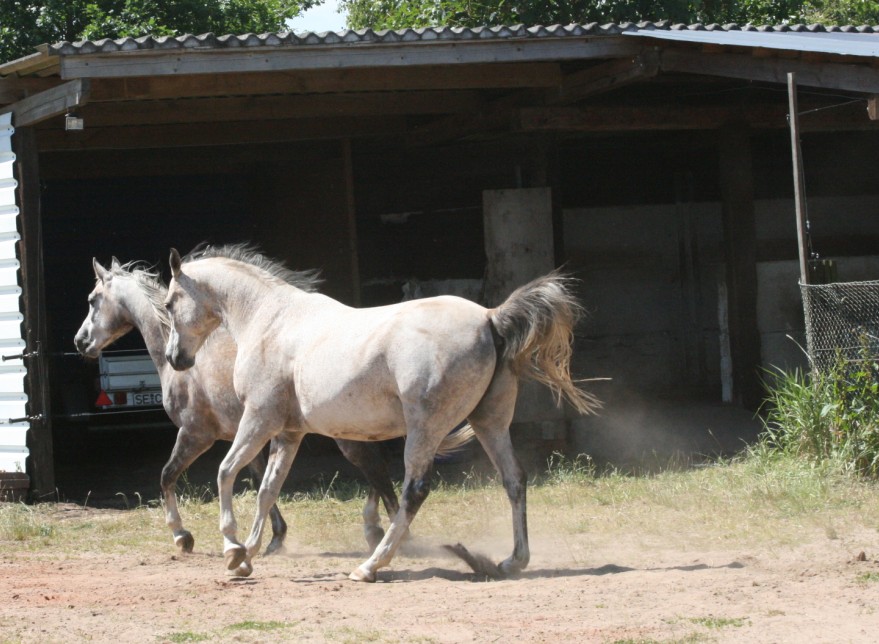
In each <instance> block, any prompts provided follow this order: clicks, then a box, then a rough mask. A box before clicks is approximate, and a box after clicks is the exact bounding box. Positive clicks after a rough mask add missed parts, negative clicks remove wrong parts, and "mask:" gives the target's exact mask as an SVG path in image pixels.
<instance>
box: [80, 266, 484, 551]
mask: <svg viewBox="0 0 879 644" xmlns="http://www.w3.org/2000/svg"><path fill="white" fill-rule="evenodd" d="M92 265H93V268H94V271H95V279H96V283H95V288H94V289H93V290H92V292H91V293H90V294H89V297H88V302H89V311H88V314H87V315H86V317H85V319H84V320H83V322H82V325H81V326H80V328H79V331H78V332H77V333H76V337H75V338H74V343H75V345H76V348H77V350H78V351H79V352H80V353H82V354H83V355H84V356H86V357H90V358H97V357H98V355H100V353H101V351H102V350H103V349H105V348H106V347H107V346H109V345H110V344H112V343H113V342H115V341H116V340H118V339H119V338H120V337H122V336H123V335H125V334H127V333H128V332H129V331H131V330H132V329H137V330H138V331H140V333H141V335H142V336H143V339H144V342H145V344H146V347H147V351H148V352H149V354H150V357H151V358H152V359H153V362H154V363H155V365H156V369H157V371H158V373H159V378H160V380H161V383H162V402H163V405H164V407H165V411H166V412H167V413H168V416H169V417H170V418H171V420H172V422H173V423H174V424H175V425H177V427H179V428H180V429H179V431H178V432H177V440H176V441H175V443H174V449H173V450H172V452H171V458H170V459H169V460H168V462H167V464H166V465H165V467H164V468H162V476H161V489H162V496H163V499H164V502H165V520H166V523H167V524H168V527H169V528H170V529H171V532H172V534H173V536H174V542H175V544H177V546H178V547H179V548H180V549H181V550H182V551H184V552H192V549H193V546H194V543H195V540H194V539H193V536H192V533H190V532H189V531H188V530H186V529H185V528H184V527H183V520H182V519H181V517H180V513H179V511H178V509H177V496H176V493H175V489H176V486H177V480H178V478H179V477H180V475H181V474H182V473H183V471H184V470H186V469H187V468H188V467H189V466H190V465H191V464H192V463H193V462H194V461H195V460H196V459H197V458H198V457H199V456H200V455H201V454H203V453H204V452H206V451H207V450H208V449H209V448H210V447H211V446H212V445H213V444H214V443H215V442H216V441H218V440H224V441H231V440H232V439H233V438H234V436H235V432H236V431H237V430H238V422H239V420H241V414H242V413H243V411H244V408H243V406H242V405H241V403H240V402H239V401H238V398H237V397H236V396H235V393H234V391H233V387H232V369H233V367H234V364H235V355H236V353H237V347H236V346H235V343H234V342H233V340H232V337H231V336H230V335H229V334H228V333H227V332H226V330H225V329H222V328H220V329H217V331H216V332H215V333H214V334H213V335H212V337H211V339H210V340H209V341H208V342H207V343H206V345H205V347H204V349H203V350H202V351H201V352H200V353H199V357H198V365H197V366H196V367H195V368H193V369H191V370H189V371H186V372H178V371H174V370H173V369H171V368H170V367H169V366H168V364H167V361H166V360H165V343H166V340H167V338H168V333H169V328H170V321H169V319H168V315H167V313H166V311H165V307H164V301H165V296H166V295H167V292H168V289H167V287H166V286H165V285H164V284H163V283H162V282H161V281H160V280H159V277H158V275H157V274H156V273H154V272H152V271H150V270H148V269H147V268H145V267H144V266H143V265H140V264H137V263H129V264H125V265H121V264H120V263H119V261H118V260H117V259H116V258H115V257H114V258H113V261H112V263H111V265H110V268H104V267H103V266H102V265H101V264H100V263H99V262H98V261H97V260H94V259H93V260H92ZM275 268H276V272H277V274H278V275H279V276H280V277H282V278H284V279H288V280H290V281H291V282H292V283H294V284H296V285H297V286H298V287H299V288H301V289H303V290H309V291H310V290H314V289H315V288H316V287H317V284H318V283H319V280H318V278H317V274H316V273H314V272H312V271H305V272H295V271H289V270H286V269H283V268H281V267H278V266H276V267H275ZM459 439H460V440H462V441H466V440H467V439H468V436H467V432H464V433H463V434H459ZM337 443H338V445H339V449H340V450H341V452H342V454H343V455H344V456H345V457H346V458H347V459H348V460H349V461H351V463H353V464H354V465H355V466H356V467H357V468H358V469H360V471H361V472H363V474H364V476H365V478H366V480H367V482H368V483H369V485H370V492H369V496H368V498H367V502H366V505H365V506H364V508H363V521H364V524H363V529H364V534H365V536H366V540H367V543H368V544H369V547H370V549H374V548H375V546H376V545H377V544H378V543H379V541H381V539H382V537H383V536H384V530H383V529H382V527H381V520H380V517H379V514H378V499H379V497H381V498H382V501H383V503H384V505H385V509H386V510H387V512H388V516H389V517H393V515H394V514H395V513H396V512H397V510H398V509H399V504H398V503H397V495H396V492H395V491H394V484H393V482H392V481H391V478H390V474H389V472H388V467H387V462H386V459H385V454H383V450H382V449H381V447H382V445H381V444H376V445H371V444H368V443H362V442H355V441H344V440H343V441H337ZM450 447H452V448H454V447H455V445H451V446H450ZM250 467H251V470H252V471H253V473H254V475H255V476H256V478H257V479H259V480H261V479H262V476H263V472H264V470H265V459H264V458H263V456H262V453H257V454H256V455H255V456H254V457H253V461H252V462H251V464H250ZM270 515H271V521H272V531H273V537H272V540H271V543H270V544H269V546H268V547H267V548H266V552H267V553H270V552H274V551H275V550H277V549H279V548H280V547H281V546H282V545H283V541H284V537H285V535H286V533H287V524H286V523H285V522H284V519H283V517H282V516H281V513H280V512H279V511H278V509H277V506H275V505H273V506H272V509H271V511H270Z"/></svg>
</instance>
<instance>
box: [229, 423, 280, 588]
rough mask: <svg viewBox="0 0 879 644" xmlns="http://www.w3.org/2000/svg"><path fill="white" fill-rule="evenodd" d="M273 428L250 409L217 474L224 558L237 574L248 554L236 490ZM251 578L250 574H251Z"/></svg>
mask: <svg viewBox="0 0 879 644" xmlns="http://www.w3.org/2000/svg"><path fill="white" fill-rule="evenodd" d="M277 431H279V430H276V429H273V428H272V427H271V426H270V425H265V424H263V423H261V422H259V420H258V419H257V418H256V417H255V414H253V413H252V412H251V411H250V409H249V408H248V407H245V409H244V414H243V416H242V417H241V421H240V422H239V424H238V433H237V434H236V435H235V440H233V441H232V447H230V448H229V452H228V453H227V454H226V456H225V458H224V459H223V461H222V462H221V463H220V469H219V472H218V473H217V488H218V492H219V495H220V532H221V533H222V534H223V554H224V556H225V559H226V568H227V569H228V570H236V569H237V568H238V567H239V566H240V565H241V563H242V562H243V561H244V559H245V557H246V555H247V551H246V549H245V548H244V546H243V545H241V544H240V543H239V542H238V538H237V532H238V525H237V523H236V522H235V511H234V509H233V507H232V486H233V485H234V484H235V478H236V477H237V476H238V472H240V471H241V469H242V468H243V467H244V466H245V465H247V464H248V463H250V462H251V461H252V460H253V459H254V458H255V457H256V456H257V455H258V454H259V452H260V450H261V449H262V448H263V446H264V445H265V444H266V443H267V442H268V441H269V440H271V438H272V437H273V435H274V434H275V433H277ZM248 574H249V573H248Z"/></svg>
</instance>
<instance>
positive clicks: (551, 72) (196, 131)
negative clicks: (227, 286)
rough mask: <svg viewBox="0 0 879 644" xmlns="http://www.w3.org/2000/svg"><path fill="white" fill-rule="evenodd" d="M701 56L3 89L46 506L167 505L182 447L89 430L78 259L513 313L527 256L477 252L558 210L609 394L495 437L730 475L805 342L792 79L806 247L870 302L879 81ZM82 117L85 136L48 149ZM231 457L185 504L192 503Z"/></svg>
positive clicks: (445, 35) (550, 32)
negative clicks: (19, 196)
mask: <svg viewBox="0 0 879 644" xmlns="http://www.w3.org/2000/svg"><path fill="white" fill-rule="evenodd" d="M578 30H579V31H578ZM693 31H694V33H695V32H699V33H701V34H703V35H705V34H707V35H708V36H710V38H712V39H714V41H715V42H712V43H709V44H704V45H700V44H697V43H694V42H670V41H667V40H663V38H664V37H665V36H669V37H671V36H676V35H681V37H686V36H687V33H682V34H678V32H677V31H675V30H672V29H670V28H669V27H668V25H665V26H662V25H660V26H655V25H649V26H634V25H632V26H610V27H598V26H588V27H581V26H576V28H574V27H570V28H561V27H559V28H544V29H543V31H539V30H533V31H528V30H524V29H520V30H518V31H516V30H508V31H503V30H497V31H493V32H490V33H489V32H488V31H482V32H478V35H479V39H477V40H474V39H471V35H468V34H469V33H470V32H467V31H465V32H461V33H457V32H455V33H453V32H452V31H450V30H435V31H430V30H427V31H423V32H406V33H407V34H408V35H407V36H406V38H404V37H402V36H400V37H399V38H397V36H394V34H393V33H388V34H384V35H380V34H379V35H377V34H373V33H371V32H368V33H364V34H358V33H354V32H350V33H349V34H348V36H347V37H348V38H349V40H348V41H344V42H343V41H342V40H340V39H338V38H333V37H332V36H331V35H327V36H324V37H318V36H315V35H312V36H313V38H312V40H307V39H305V40H302V41H299V40H296V41H295V42H294V40H295V37H294V36H292V35H288V36H285V37H284V38H287V40H283V39H281V40H279V41H278V42H274V41H271V43H269V41H268V40H266V39H265V38H264V39H263V40H260V39H259V38H258V37H253V38H252V39H247V38H245V37H242V38H241V39H239V40H240V42H239V41H231V40H223V41H220V40H218V39H213V40H211V39H210V38H207V37H205V38H204V39H203V41H202V40H198V39H194V40H192V39H193V38H194V37H181V38H180V39H170V40H167V41H163V43H161V44H159V43H156V42H153V41H149V40H146V41H143V42H136V41H130V42H128V41H126V42H125V43H123V44H121V45H114V44H111V43H103V44H96V43H75V44H74V43H63V44H60V45H58V46H57V47H56V48H54V49H52V50H51V51H48V50H47V51H46V52H44V53H41V54H40V55H39V56H37V58H36V59H34V60H22V61H14V62H13V63H10V64H7V65H4V66H0V106H2V105H3V104H4V103H5V104H8V109H11V110H12V111H13V113H14V114H15V116H16V119H17V123H16V127H17V130H16V137H17V138H16V140H17V141H18V145H19V146H20V150H19V156H20V157H21V158H22V159H29V160H30V165H29V166H28V167H29V168H31V169H30V170H29V172H31V173H32V174H31V175H29V176H31V178H32V179H33V178H35V179H36V181H33V180H31V181H23V182H22V185H27V186H28V189H29V192H26V194H25V193H23V194H25V196H26V197H28V199H29V200H30V201H29V202H28V203H30V204H33V203H34V202H35V200H36V201H38V206H33V205H31V206H25V207H23V208H22V213H23V214H22V217H23V218H25V219H26V221H27V222H29V225H32V224H33V222H34V221H37V222H38V223H39V224H40V225H39V232H38V234H34V233H30V234H28V235H25V237H26V239H24V240H23V243H24V244H25V245H26V247H27V248H29V249H34V251H33V252H32V253H31V255H32V256H33V255H34V253H38V256H39V257H40V258H41V259H42V266H43V270H44V275H43V279H42V281H41V282H39V284H38V285H34V283H35V281H34V280H32V285H31V286H29V287H28V288H32V289H35V290H34V291H33V292H34V293H35V294H36V295H33V296H31V297H30V298H29V299H28V301H29V302H30V303H31V304H29V306H32V307H34V306H36V305H35V304H33V303H34V302H36V301H37V300H39V299H44V301H45V309H44V313H45V315H44V323H45V343H46V345H47V347H48V351H47V352H46V355H47V356H48V360H49V363H48V364H47V367H46V370H45V374H46V380H47V390H48V392H49V394H50V395H49V401H50V402H51V412H50V414H49V416H50V422H49V423H46V424H45V425H41V426H37V425H35V426H34V427H33V428H32V430H31V434H32V439H31V446H30V447H31V453H32V461H33V463H32V465H31V466H30V467H31V468H32V469H33V470H34V472H35V473H37V472H39V473H40V474H38V475H37V478H38V479H40V482H39V485H37V486H36V488H37V489H39V494H38V495H37V496H52V495H55V494H57V495H59V496H61V497H62V498H70V499H72V500H77V501H80V502H81V501H82V500H83V499H84V498H85V496H86V495H88V494H89V493H91V498H92V499H94V498H102V499H104V500H105V501H106V502H109V501H110V500H112V499H114V498H115V497H116V493H117V492H122V493H124V494H126V495H128V496H129V497H130V496H131V495H132V494H133V493H134V492H139V493H141V494H142V495H147V496H155V495H156V493H157V491H158V475H159V471H160V469H161V466H162V464H163V462H164V460H165V459H166V458H167V455H168V453H169V452H170V447H171V445H172V444H173V440H174V430H173V428H172V427H170V426H169V425H168V423H167V421H166V420H163V418H162V415H161V413H152V414H143V413H140V414H135V415H132V416H130V417H129V416H118V417H114V418H110V417H104V418H101V419H100V420H99V419H98V418H96V417H95V416H83V414H91V413H93V412H94V403H93V401H94V395H95V387H94V381H95V377H96V371H95V369H96V368H95V365H94V364H92V363H89V362H87V361H84V360H83V359H81V358H80V357H79V356H77V355H73V353H74V348H73V343H72V339H73V335H74V334H75V332H76V330H77V328H78V327H79V325H80V323H81V321H82V318H83V316H84V315H85V313H86V297H87V295H88V293H89V291H90V290H91V288H92V285H93V281H94V276H93V272H92V268H91V259H92V257H97V259H98V260H100V261H102V262H104V263H105V264H106V263H107V262H109V261H110V258H111V257H112V256H116V257H118V258H119V259H120V260H121V261H123V262H125V261H130V260H142V261H145V262H147V263H149V264H151V265H155V266H156V267H157V268H158V269H160V270H161V271H163V272H164V273H165V278H166V279H167V274H166V271H167V256H168V251H169V248H170V247H172V246H173V247H176V248H178V249H180V250H181V251H188V250H190V249H191V248H193V247H194V246H196V245H197V244H199V243H201V242H209V243H216V244H221V243H228V242H239V241H249V242H253V243H254V244H256V245H258V246H259V247H260V248H262V249H263V250H264V251H265V252H266V253H267V254H268V255H270V256H272V257H276V258H279V259H282V260H284V261H285V262H286V263H287V265H288V266H290V267H291V268H297V269H304V268H320V269H321V271H322V275H323V277H324V279H325V283H324V287H323V290H324V292H326V293H327V294H329V295H331V296H333V297H336V298H337V299H339V300H341V301H342V302H345V303H348V304H351V305H355V306H373V305H380V304H387V303H392V302H397V301H400V300H401V299H402V298H403V297H404V293H405V292H407V291H404V288H414V287H413V285H416V286H420V287H424V288H425V289H427V288H429V287H430V288H441V289H452V291H453V292H458V291H454V289H462V288H465V287H466V288H469V289H471V291H469V292H470V293H472V295H471V296H472V297H474V298H475V299H481V298H482V297H483V296H484V295H485V293H486V292H487V290H488V289H489V287H490V286H491V287H493V288H501V290H505V292H507V293H508V292H509V291H511V290H512V288H514V287H515V286H517V285H518V284H512V283H510V284H507V283H502V284H501V285H500V286H498V285H497V284H489V282H491V281H492V280H493V279H496V276H497V274H498V273H497V270H496V269H497V267H498V266H501V265H503V264H504V262H508V263H512V264H516V262H518V261H520V260H519V259H510V258H511V257H512V252H513V250H514V247H517V246H521V245H522V244H520V242H521V240H518V239H508V238H505V237H504V232H505V231H504V229H503V227H502V226H501V227H491V226H489V223H491V220H492V217H495V216H498V213H497V212H496V211H495V210H493V209H492V208H494V207H495V206H494V205H493V204H496V202H495V201H493V200H495V199H497V198H498V195H501V194H503V195H504V196H507V197H508V196H510V195H512V196H513V197H514V199H515V198H516V197H517V195H518V196H521V201H522V203H525V202H526V198H531V197H533V196H534V195H535V194H538V193H539V195H548V201H547V203H548V206H547V207H546V209H545V211H540V212H539V213H538V219H539V220H540V221H541V222H542V223H545V224H546V225H548V226H549V228H550V230H551V244H549V246H550V247H549V248H548V249H547V248H542V249H537V250H544V251H548V253H549V256H550V257H551V260H552V261H551V263H552V266H551V267H550V268H553V267H559V266H563V267H564V268H565V270H567V271H569V272H571V273H573V274H574V275H575V276H577V277H578V278H579V279H580V280H581V291H580V295H581V298H582V301H583V303H584V306H585V308H586V310H587V312H588V314H587V316H586V317H585V319H584V320H583V322H582V323H581V325H580V326H579V327H578V329H577V331H576V346H575V353H574V363H573V370H574V373H575V375H576V376H578V377H581V378H608V379H609V380H598V381H594V382H591V383H588V384H587V387H588V388H590V389H591V390H593V391H594V392H595V393H597V394H598V395H599V396H600V397H601V398H602V399H604V401H605V403H606V405H605V410H604V411H603V413H602V415H601V416H599V417H583V418H578V417H574V416H573V415H572V414H571V413H570V410H561V411H558V410H554V409H552V406H551V405H549V406H546V405H545V401H544V402H541V401H540V400H539V399H538V398H539V397H536V398H535V397H534V396H533V395H532V394H531V393H528V392H523V395H522V396H521V397H520V399H521V400H522V401H523V402H521V403H520V407H517V420H516V422H515V425H514V428H513V438H514V442H515V443H516V445H517V447H519V448H520V453H521V455H522V457H523V459H525V460H527V461H529V463H528V464H529V468H530V469H531V471H532V472H534V471H537V470H538V469H540V468H541V467H543V466H544V464H545V461H546V458H547V457H548V456H549V455H550V454H551V453H552V452H553V451H556V450H561V451H564V452H565V453H567V454H570V455H576V454H577V453H581V452H585V453H589V454H591V455H592V456H593V457H595V458H596V459H600V460H606V461H609V462H612V463H615V464H616V463H626V462H631V461H637V460H638V459H641V458H643V457H644V456H645V455H646V456H648V457H650V456H651V455H653V456H656V457H657V458H658V459H659V460H660V461H662V460H663V459H665V462H669V459H671V458H673V457H674V455H679V454H686V455H688V457H692V458H702V457H704V456H708V455H712V454H717V453H724V454H726V453H730V452H733V451H735V450H736V449H739V448H740V447H741V446H742V445H743V444H744V442H745V441H747V440H750V439H752V438H753V437H754V435H755V434H756V432H757V431H758V430H759V422H757V421H756V420H755V418H754V412H755V410H756V409H757V408H758V406H759V404H760V398H761V386H762V385H761V382H760V374H761V369H763V368H765V367H767V366H770V365H779V366H786V365H793V366H801V365H802V363H803V360H802V356H801V355H799V354H798V350H797V349H796V347H795V345H794V343H793V342H791V340H790V339H789V337H788V336H790V337H792V338H793V339H794V340H796V341H799V342H802V339H803V320H802V309H801V307H800V301H799V293H798V290H797V272H796V267H797V251H798V248H797V243H796V234H795V218H794V209H793V181H792V176H791V175H792V162H791V144H790V132H789V130H788V122H787V113H788V90H787V87H786V86H785V81H786V74H787V72H788V71H796V72H797V73H798V74H799V75H800V78H802V79H803V83H802V86H801V87H800V89H799V100H800V114H801V122H802V130H803V133H802V147H803V158H804V166H805V184H806V187H807V192H808V196H809V199H810V205H811V223H812V237H811V242H812V244H813V247H814V249H815V251H816V252H817V253H819V254H820V255H821V256H822V257H831V258H834V259H835V260H836V261H837V262H838V264H839V270H840V275H841V276H842V277H844V279H875V278H876V277H877V275H879V270H877V254H876V251H875V249H876V248H877V243H879V217H877V216H876V213H875V208H874V206H873V204H874V203H875V199H876V181H875V168H876V167H877V164H879V158H877V157H879V145H877V144H879V140H877V135H879V127H877V125H876V123H877V121H875V120H873V119H872V118H871V116H870V115H871V114H875V112H876V109H875V101H876V99H875V95H876V94H879V77H877V72H876V68H875V65H874V62H873V59H872V58H871V57H869V56H864V55H862V54H857V52H855V55H852V54H849V53H847V52H842V53H840V52H838V51H825V52H823V53H816V52H814V51H810V52H808V53H806V52H804V51H800V50H798V49H797V48H796V45H795V44H791V45H790V46H789V48H780V49H779V48H775V47H776V45H775V44H773V43H772V42H771V38H770V37H771V36H773V34H772V33H770V32H767V33H762V32H761V33H760V34H757V33H750V32H745V31H737V30H726V29H717V30H712V31H710V32H709V31H705V30H703V31H701V32H700V31H699V30H696V29H694V30H693ZM648 32H649V33H648ZM473 33H476V32H473ZM627 33H628V36H626V34H627ZM633 35H635V36H637V37H631V36H633ZM774 35H776V36H781V35H782V34H774ZM788 35H790V36H797V37H799V36H800V34H793V33H788ZM802 35H803V37H805V36H807V35H808V34H805V33H804V34H802ZM855 35H856V34H853V38H854V36H855ZM187 38H189V39H187ZM266 38H269V37H268V36H266ZM407 38H408V39H407ZM443 39H446V40H447V41H448V42H447V41H444V40H443ZM269 40H270V38H269ZM855 40H856V39H854V40H853V42H855ZM195 41H197V42H195ZM449 42H451V43H452V44H453V46H450V45H449ZM787 42H789V43H799V42H800V41H796V40H791V39H788V41H787ZM235 43H237V44H235ZM126 48H128V49H131V51H127V50H126ZM132 54H134V55H132ZM373 56H375V58H373ZM41 97H42V98H41ZM28 101H30V102H28ZM868 108H869V109H868ZM0 109H5V108H0ZM871 110H872V111H871ZM74 111H75V113H76V115H77V116H79V117H82V118H83V120H84V123H85V128H84V130H82V131H65V129H64V128H65V126H64V123H65V116H66V115H67V114H69V113H72V112H74ZM35 185H36V186H39V189H38V190H34V188H33V186H35ZM535 191H536V192H535ZM529 203H530V202H529ZM525 245H526V246H527V244H525ZM526 250H527V249H526ZM508 251H509V252H508ZM473 289H475V290H473ZM28 292H30V291H28ZM135 335H136V334H133V333H132V334H130V336H131V337H128V338H125V339H124V340H123V341H121V342H120V344H119V346H123V347H130V348H134V347H136V346H138V340H137V339H136V338H135ZM41 432H42V433H41ZM223 453H225V446H223V445H219V446H216V447H215V448H213V449H212V450H211V451H210V452H209V453H208V454H207V455H205V457H203V458H202V459H201V460H200V461H199V462H198V463H197V464H196V466H195V467H194V469H193V472H192V474H191V475H190V480H192V481H194V482H197V483H199V484H201V483H210V482H211V481H212V480H213V479H214V477H215V476H216V464H217V462H218V461H219V459H220V458H221V457H222V455H223ZM474 453H480V450H478V449H476V450H474ZM468 456H469V455H468ZM309 459H310V461H309ZM38 461H39V462H42V463H43V465H42V466H37V465H36V463H37V462H38ZM306 461H309V462H312V463H314V466H313V467H307V466H306ZM469 466H470V464H469V462H461V463H456V464H453V465H452V468H453V469H457V470H461V469H464V468H467V467H469ZM339 468H343V472H344V473H345V474H346V475H347V474H353V471H352V470H350V468H347V466H346V465H345V464H344V463H343V462H342V461H341V460H340V459H339V458H337V456H336V453H335V451H334V448H333V446H332V443H331V442H330V441H329V440H328V439H323V438H313V439H311V440H309V441H308V443H307V444H306V445H305V447H304V448H303V457H302V458H300V459H298V460H297V465H296V466H294V468H293V474H292V476H291V482H290V484H291V485H294V486H295V485H300V484H303V483H304V482H307V481H309V480H313V478H314V477H315V476H317V477H319V476H321V473H323V475H324V476H327V472H330V474H329V476H330V477H331V476H332V472H335V471H336V469H339ZM345 468H347V469H345ZM113 472H116V474H113ZM43 475H45V476H43ZM41 477H43V478H41Z"/></svg>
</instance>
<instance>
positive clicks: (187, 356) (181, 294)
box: [165, 248, 221, 371]
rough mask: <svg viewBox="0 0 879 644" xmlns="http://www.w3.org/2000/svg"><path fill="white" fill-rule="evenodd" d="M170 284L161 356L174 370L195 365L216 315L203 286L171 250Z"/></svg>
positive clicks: (213, 324) (215, 320) (217, 314)
mask: <svg viewBox="0 0 879 644" xmlns="http://www.w3.org/2000/svg"><path fill="white" fill-rule="evenodd" d="M170 264H171V276H172V279H171V283H170V284H169V285H168V296H167V297H166V298H165V309H166V310H167V311H168V317H169V318H170V319H171V333H170V335H169V336H168V344H167V345H166V346H165V358H166V359H167V360H168V364H170V365H171V366H172V367H173V368H174V369H176V370H177V371H184V370H186V369H189V368H190V367H191V366H192V365H193V364H195V354H196V353H198V350H199V349H200V348H201V345H202V344H204V341H205V339H206V338H207V337H208V336H209V335H210V334H211V333H212V332H213V331H214V330H215V329H216V328H217V327H218V326H220V321H221V320H220V315H219V312H218V311H217V310H216V308H215V307H214V306H213V303H212V301H211V298H209V297H208V295H207V294H206V293H205V290H204V288H203V286H202V285H201V284H200V283H199V281H198V279H196V278H195V277H194V276H193V275H192V274H191V273H192V272H196V271H188V272H184V271H183V261H182V260H181V259H180V253H178V252H177V250H176V249H174V248H172V249H171V257H170ZM187 265H188V266H189V265H190V264H187Z"/></svg>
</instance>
